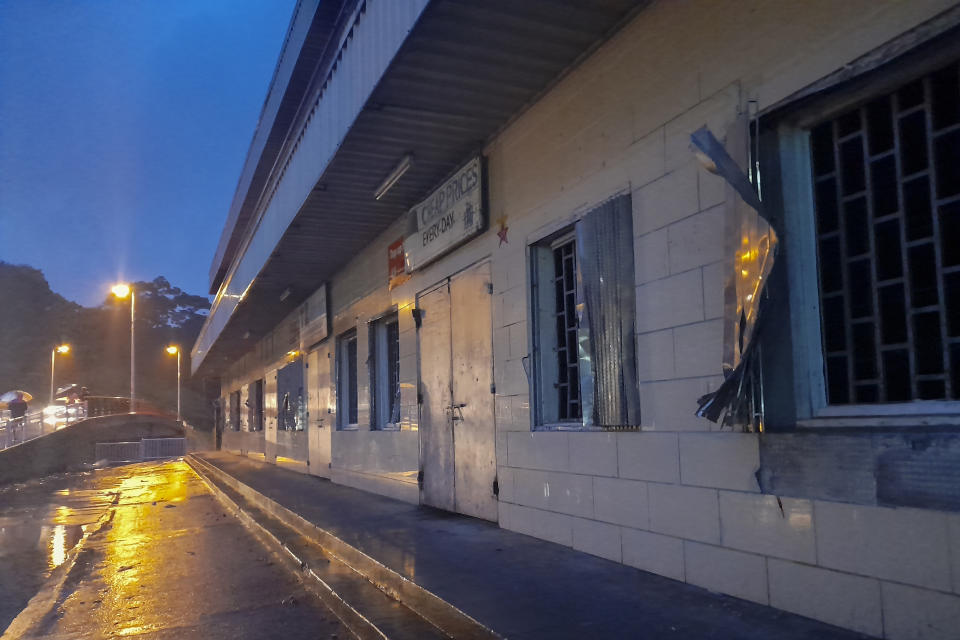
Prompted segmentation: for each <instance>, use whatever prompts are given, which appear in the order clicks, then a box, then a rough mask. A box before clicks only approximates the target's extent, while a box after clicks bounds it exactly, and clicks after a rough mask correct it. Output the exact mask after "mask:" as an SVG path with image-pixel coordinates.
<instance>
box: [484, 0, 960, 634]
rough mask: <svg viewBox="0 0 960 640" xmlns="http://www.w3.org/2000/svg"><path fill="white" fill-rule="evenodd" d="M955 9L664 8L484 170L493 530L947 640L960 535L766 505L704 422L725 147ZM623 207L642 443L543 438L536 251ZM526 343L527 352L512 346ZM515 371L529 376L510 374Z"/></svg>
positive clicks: (711, 384)
mask: <svg viewBox="0 0 960 640" xmlns="http://www.w3.org/2000/svg"><path fill="white" fill-rule="evenodd" d="M951 4H953V3H952V2H946V1H931V2H920V3H903V2H892V1H891V2H866V1H857V2H850V3H835V2H829V1H827V0H818V1H815V2H804V3H763V2H742V1H736V0H728V1H726V2H705V1H704V2H655V3H653V5H652V6H650V7H648V8H647V9H645V10H643V11H642V12H641V13H640V14H639V15H638V16H637V17H636V18H635V19H634V20H633V22H632V23H631V24H629V25H627V26H626V27H625V29H624V30H623V31H622V32H620V33H619V34H617V35H616V36H615V37H614V38H613V39H612V40H611V41H610V42H608V43H607V44H606V45H604V46H603V47H602V48H601V49H600V50H599V51H598V52H596V53H595V54H594V55H593V56H591V57H590V58H589V59H588V60H586V61H585V62H584V63H583V64H582V65H580V66H579V67H578V68H577V69H575V70H573V71H572V72H571V73H570V74H568V76H567V77H566V78H565V79H564V80H563V81H562V82H561V83H559V85H558V86H556V87H555V88H554V89H553V90H552V91H551V92H550V93H548V94H547V95H546V96H545V97H544V98H543V99H542V100H540V101H539V102H538V103H537V104H536V105H534V106H533V107H532V108H531V109H530V110H529V111H528V112H527V113H525V114H524V115H523V116H522V117H520V118H519V119H518V120H517V121H516V122H514V123H513V124H512V125H511V127H509V128H508V129H507V130H506V131H505V132H504V133H503V134H501V135H500V136H499V137H498V138H497V140H495V141H494V142H493V143H492V144H491V145H490V146H489V148H488V149H487V155H488V159H489V170H490V196H491V198H490V203H491V220H493V221H496V220H498V219H499V218H500V217H501V216H505V217H506V220H507V224H508V226H509V238H510V241H509V244H507V245H503V246H498V245H493V244H492V243H491V244H492V254H493V278H494V291H495V293H496V299H495V304H496V309H497V311H496V313H495V319H494V340H495V350H494V351H495V366H496V368H497V398H496V403H497V412H496V416H497V430H498V435H497V463H498V474H499V481H500V486H501V493H500V524H501V526H503V527H505V528H508V529H512V530H515V531H519V532H522V533H527V534H529V535H533V536H536V537H540V538H543V539H547V540H552V541H554V542H558V543H560V544H565V545H568V546H572V547H574V548H576V549H580V550H583V551H586V552H588V553H593V554H595V555H598V556H601V557H604V558H608V559H612V560H615V561H618V562H623V563H625V564H628V565H631V566H635V567H638V568H641V569H644V570H647V571H652V572H655V573H658V574H661V575H664V576H668V577H671V578H675V579H679V580H686V581H688V582H690V583H693V584H697V585H700V586H703V587H706V588H708V589H712V590H716V591H721V592H724V593H728V594H732V595H735V596H738V597H742V598H746V599H749V600H753V601H756V602H760V603H764V604H771V605H773V606H776V607H779V608H782V609H786V610H789V611H793V612H796V613H800V614H802V615H806V616H810V617H813V618H817V619H820V620H824V621H827V622H830V623H833V624H837V625H840V626H845V627H849V628H852V629H857V630H859V631H863V632H866V633H871V634H874V635H883V636H886V637H889V638H947V637H956V634H957V629H960V514H947V513H943V512H935V511H923V510H916V509H889V508H880V507H864V506H854V505H847V504H839V503H829V502H822V501H811V500H799V499H789V498H781V499H780V500H778V499H777V497H775V496H769V495H762V494H760V493H759V487H758V485H757V480H756V478H755V475H754V474H755V472H756V470H757V469H758V467H759V453H758V441H757V439H756V437H755V436H753V435H750V434H739V433H730V432H719V431H717V430H716V426H715V425H713V424H712V423H710V422H707V421H705V420H701V419H698V418H696V417H695V416H694V415H693V410H694V408H695V406H696V405H695V400H696V398H697V397H699V396H700V395H702V394H704V393H706V392H708V391H710V390H713V389H714V388H716V386H717V385H718V384H719V382H720V380H721V375H720V371H721V369H720V363H721V348H722V339H723V328H722V320H721V315H722V298H721V295H722V283H723V278H724V275H725V274H724V272H723V268H724V265H723V261H724V257H725V256H724V254H723V245H722V242H718V241H717V239H718V238H722V237H723V225H724V218H723V199H724V186H723V183H722V182H721V181H720V180H719V179H718V178H716V177H714V176H711V175H709V174H707V173H706V172H704V171H703V170H701V169H700V168H699V167H698V165H697V164H696V162H695V161H694V160H693V158H692V156H691V154H690V151H689V134H690V133H691V132H692V131H693V130H695V129H696V128H698V127H700V126H702V125H704V124H707V125H709V126H710V127H711V129H712V130H713V131H714V132H715V133H716V134H717V135H718V136H722V135H723V134H724V132H725V130H726V127H727V125H728V124H729V123H730V122H732V120H733V119H734V117H735V116H736V113H737V109H738V107H740V106H742V105H743V104H744V103H745V101H746V99H747V98H750V99H757V100H759V103H760V108H761V109H762V108H764V107H766V106H769V105H771V104H773V103H775V102H777V101H779V100H781V99H783V98H785V97H786V96H788V95H789V94H791V93H793V92H795V91H797V90H799V89H801V88H803V87H804V86H806V85H808V84H810V83H812V82H814V81H816V80H818V79H819V78H821V77H823V76H825V75H827V74H828V73H830V72H832V71H834V70H836V69H837V68H839V67H841V66H843V65H844V64H846V63H848V62H850V61H851V60H853V59H855V58H856V57H858V56H859V55H862V54H864V53H866V52H868V51H870V50H871V49H873V48H875V47H877V46H879V45H881V44H882V43H884V42H885V41H887V40H889V39H890V38H892V37H894V36H896V35H898V34H899V33H901V32H903V31H904V30H906V29H909V28H911V27H912V26H915V25H917V24H919V23H920V22H922V21H924V20H926V19H928V18H930V17H932V16H934V15H936V14H937V13H938V12H940V11H942V10H944V9H946V8H948V7H949V6H950V5H951ZM626 189H629V190H630V192H631V194H632V200H633V208H634V236H635V238H634V241H635V245H634V246H635V261H636V272H635V277H636V286H637V327H636V329H637V352H638V368H639V378H640V394H641V402H642V413H643V419H642V422H643V429H644V430H643V431H641V432H625V433H586V432H555V431H549V432H543V431H533V430H532V429H531V421H530V396H529V392H528V388H527V384H526V378H525V375H524V374H523V371H522V366H521V367H516V365H514V364H513V363H515V362H517V361H518V360H519V359H521V358H523V357H524V356H526V355H527V352H528V348H527V347H528V345H527V344H526V341H527V339H528V333H529V329H528V327H527V325H526V321H527V317H528V305H529V302H528V300H529V289H528V287H527V283H528V277H529V275H528V269H527V266H526V253H525V251H526V247H527V246H528V245H529V244H530V243H532V242H536V241H537V240H539V239H540V238H542V237H544V236H545V235H548V234H549V233H552V232H554V231H556V230H559V229H561V228H563V227H564V226H565V225H566V224H569V223H570V222H572V221H573V220H575V219H576V217H577V215H578V214H581V213H583V212H584V211H586V210H587V209H589V208H590V207H591V206H592V205H594V204H597V203H599V202H602V201H603V200H605V199H606V198H608V197H610V196H611V195H613V194H615V193H618V192H622V191H624V190H626ZM521 336H522V337H521ZM520 364H522V363H520Z"/></svg>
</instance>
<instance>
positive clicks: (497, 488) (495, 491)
mask: <svg viewBox="0 0 960 640" xmlns="http://www.w3.org/2000/svg"><path fill="white" fill-rule="evenodd" d="M493 495H495V496H497V497H500V483H499V482H497V479H496V478H494V479H493Z"/></svg>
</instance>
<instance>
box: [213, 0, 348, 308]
mask: <svg viewBox="0 0 960 640" xmlns="http://www.w3.org/2000/svg"><path fill="white" fill-rule="evenodd" d="M356 3H357V0H347V1H342V0H336V1H333V0H326V1H323V2H321V0H301V1H300V2H299V3H297V6H296V9H295V12H294V16H293V19H292V20H291V23H290V27H289V29H288V33H287V39H286V41H285V42H284V46H283V50H282V51H281V58H280V60H279V61H278V62H277V68H276V70H275V71H274V75H273V79H272V81H271V83H270V90H269V91H268V93H267V97H266V99H265V100H264V104H263V108H262V110H261V112H260V120H259V122H258V123H257V129H256V131H254V134H253V140H252V141H251V142H250V150H249V152H248V154H247V159H246V161H245V163H244V166H243V170H242V171H241V174H240V180H239V182H238V184H237V189H236V193H235V194H234V197H233V201H232V203H231V205H230V211H229V212H228V214H227V222H226V224H225V225H224V228H223V233H222V234H221V236H220V242H219V244H218V245H217V250H216V254H215V256H214V258H213V263H212V264H211V265H210V293H211V295H212V294H214V293H216V292H217V289H218V288H219V287H220V284H221V283H222V282H223V277H224V276H225V275H226V273H227V269H229V267H230V263H231V261H232V260H233V257H234V254H235V252H236V251H237V248H238V247H239V246H240V243H241V242H242V240H243V235H244V232H245V231H246V230H247V226H248V225H249V223H250V218H251V217H252V215H253V211H254V209H255V207H256V205H257V200H258V199H259V196H260V194H261V193H262V191H263V188H264V185H265V184H266V182H267V179H268V178H269V176H270V174H271V172H272V171H273V169H274V164H275V163H276V161H277V158H278V156H279V155H280V153H281V151H282V149H283V145H284V142H285V140H286V139H287V137H288V136H289V133H290V128H291V126H293V125H294V121H295V118H296V115H297V111H298V110H299V108H300V105H301V103H302V102H303V98H304V94H305V93H306V92H307V90H308V88H309V87H310V83H311V81H312V80H313V77H314V72H315V71H316V69H317V65H318V64H320V62H321V61H322V60H323V59H324V58H325V56H327V55H328V51H329V49H330V47H331V45H334V46H335V44H336V41H337V35H338V34H339V32H340V30H341V29H342V28H343V27H344V23H345V22H346V21H345V20H344V19H343V18H344V15H345V14H349V13H350V12H351V11H352V8H353V7H354V6H355V5H356ZM318 5H319V6H318ZM287 56H293V58H291V59H290V60H289V61H288V60H286V57H287Z"/></svg>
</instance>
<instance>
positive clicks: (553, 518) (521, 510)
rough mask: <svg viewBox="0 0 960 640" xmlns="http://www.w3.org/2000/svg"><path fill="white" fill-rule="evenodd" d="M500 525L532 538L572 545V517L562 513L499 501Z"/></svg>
mask: <svg viewBox="0 0 960 640" xmlns="http://www.w3.org/2000/svg"><path fill="white" fill-rule="evenodd" d="M499 506H500V509H499V512H500V513H499V515H500V526H501V527H503V528H504V529H509V530H510V531H516V532H517V533H525V534H526V535H528V536H533V537H534V538H540V539H541V540H549V541H550V542H556V543H557V544H562V545H565V546H568V547H572V546H573V518H571V517H570V516H567V515H563V514H562V513H552V512H550V511H541V510H540V509H531V508H530V507H523V506H520V505H516V504H510V503H508V502H501V503H500V505H499Z"/></svg>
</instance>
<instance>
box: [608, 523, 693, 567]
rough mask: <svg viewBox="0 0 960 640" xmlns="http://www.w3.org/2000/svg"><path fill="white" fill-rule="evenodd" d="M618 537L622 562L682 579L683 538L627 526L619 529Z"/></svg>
mask: <svg viewBox="0 0 960 640" xmlns="http://www.w3.org/2000/svg"><path fill="white" fill-rule="evenodd" d="M620 537H621V545H622V547H623V563H624V564H626V565H629V566H631V567H636V568H637V569H642V570H644V571H649V572H650V573H656V574H657V575H661V576H666V577H667V578H673V579H674V580H683V540H681V539H679V538H672V537H670V536H662V535H660V534H658V533H650V532H648V531H638V530H636V529H629V528H627V527H624V528H623V529H621V531H620Z"/></svg>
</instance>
